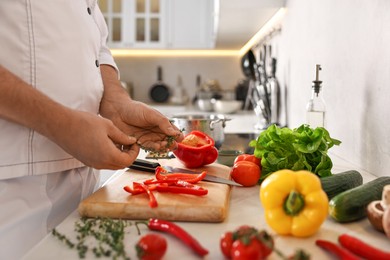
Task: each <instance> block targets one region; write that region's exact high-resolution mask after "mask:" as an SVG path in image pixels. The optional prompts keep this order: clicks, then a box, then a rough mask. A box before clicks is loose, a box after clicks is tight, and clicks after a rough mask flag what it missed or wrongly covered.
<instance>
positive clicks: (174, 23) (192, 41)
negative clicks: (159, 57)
mask: <svg viewBox="0 0 390 260" xmlns="http://www.w3.org/2000/svg"><path fill="white" fill-rule="evenodd" d="M217 3H218V1H217V0H213V1H210V0H100V1H99V7H100V9H101V10H102V13H103V15H104V17H105V20H106V23H107V26H108V31H109V37H108V45H109V47H111V48H131V49H205V48H214V46H215V39H216V25H217V19H218V15H217V9H218V8H217V7H218V6H217Z"/></svg>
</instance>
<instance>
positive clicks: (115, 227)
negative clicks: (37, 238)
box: [52, 218, 131, 259]
mask: <svg viewBox="0 0 390 260" xmlns="http://www.w3.org/2000/svg"><path fill="white" fill-rule="evenodd" d="M129 225H131V222H127V221H125V220H121V219H109V218H81V220H80V221H77V222H76V223H75V231H76V232H77V242H76V243H75V242H72V241H70V239H69V238H67V237H66V236H65V235H63V234H61V233H59V232H58V231H57V230H56V229H53V231H52V234H53V235H54V236H55V237H57V238H58V239H59V240H60V241H62V242H64V243H65V244H66V245H67V246H68V247H69V248H75V247H76V249H77V251H78V254H79V257H80V258H85V257H86V254H87V252H88V251H91V252H92V253H93V254H94V255H95V256H96V257H102V256H104V257H112V259H130V258H129V257H128V256H127V254H126V251H125V246H124V243H123V242H124V237H125V228H126V227H127V226H129ZM90 239H94V240H96V241H97V243H94V244H95V245H96V246H95V247H93V248H89V247H88V245H87V240H90Z"/></svg>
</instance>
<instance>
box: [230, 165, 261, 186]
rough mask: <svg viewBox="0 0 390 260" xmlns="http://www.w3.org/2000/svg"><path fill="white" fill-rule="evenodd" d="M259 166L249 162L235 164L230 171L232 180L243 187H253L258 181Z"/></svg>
mask: <svg viewBox="0 0 390 260" xmlns="http://www.w3.org/2000/svg"><path fill="white" fill-rule="evenodd" d="M260 175H261V170H260V166H259V165H257V164H255V163H253V162H249V161H239V162H237V163H235V164H234V165H233V167H232V170H231V171H230V176H231V177H232V178H233V180H234V181H235V182H237V183H239V184H241V185H243V186H245V187H250V186H254V185H256V184H257V182H258V181H259V179H260Z"/></svg>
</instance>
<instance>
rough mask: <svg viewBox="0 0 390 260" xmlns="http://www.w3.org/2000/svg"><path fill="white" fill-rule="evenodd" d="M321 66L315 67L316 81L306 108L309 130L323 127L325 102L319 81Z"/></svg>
mask: <svg viewBox="0 0 390 260" xmlns="http://www.w3.org/2000/svg"><path fill="white" fill-rule="evenodd" d="M320 70H321V65H319V64H317V65H316V79H315V80H314V81H313V84H312V92H311V98H310V100H309V102H308V104H307V106H306V115H307V118H306V120H307V124H308V125H309V126H310V127H311V128H316V127H325V112H326V110H325V101H324V99H323V97H322V92H321V88H322V81H320V80H319V71H320Z"/></svg>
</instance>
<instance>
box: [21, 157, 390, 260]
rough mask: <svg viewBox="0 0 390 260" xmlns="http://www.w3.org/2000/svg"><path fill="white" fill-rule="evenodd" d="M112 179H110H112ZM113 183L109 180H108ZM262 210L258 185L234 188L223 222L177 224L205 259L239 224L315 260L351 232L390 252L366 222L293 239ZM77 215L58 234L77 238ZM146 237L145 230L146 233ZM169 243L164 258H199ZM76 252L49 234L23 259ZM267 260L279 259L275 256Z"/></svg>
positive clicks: (130, 237)
mask: <svg viewBox="0 0 390 260" xmlns="http://www.w3.org/2000/svg"><path fill="white" fill-rule="evenodd" d="M331 157H332V160H333V162H334V168H333V172H336V173H337V172H342V171H346V170H351V169H355V170H358V171H359V172H360V173H361V174H362V175H363V179H364V182H367V181H370V180H372V179H374V178H375V177H374V176H373V175H370V174H368V173H366V172H364V171H362V170H361V169H358V168H356V167H354V166H353V165H351V164H349V163H347V162H345V161H343V160H342V159H340V158H338V157H334V156H331ZM123 171H124V170H122V171H117V172H116V173H115V174H114V176H113V177H112V178H115V177H116V176H118V175H119V174H121V173H122V172H123ZM112 178H111V180H112ZM109 181H110V180H109ZM263 215H264V212H263V208H262V206H261V204H260V201H259V186H255V187H250V188H242V187H233V188H232V192H231V198H230V207H229V212H228V216H227V219H226V220H225V221H224V222H222V223H189V222H178V223H177V224H179V225H180V226H181V227H182V228H184V229H185V230H187V231H188V232H189V233H191V234H193V236H194V237H196V238H197V239H198V240H199V241H200V243H201V244H202V245H204V246H205V247H206V248H207V249H208V250H209V251H210V253H209V255H207V256H206V257H205V259H213V260H214V259H224V257H223V255H222V253H221V251H220V248H219V239H220V236H221V235H222V233H224V232H226V231H231V230H234V229H235V228H237V227H239V226H240V225H244V224H246V225H251V226H254V227H256V228H258V229H265V230H267V231H268V232H269V233H270V234H271V235H273V236H274V239H275V245H276V247H277V248H278V249H280V250H281V251H282V252H283V253H284V254H286V255H289V254H292V253H293V252H294V251H295V250H296V249H298V248H303V249H305V250H306V251H307V252H308V253H310V255H311V256H312V259H315V260H321V259H332V257H331V256H330V255H329V254H328V253H326V252H325V251H323V250H322V249H320V248H318V247H317V246H315V240H316V239H327V240H331V241H333V242H337V237H338V235H340V234H342V233H348V234H351V235H354V236H356V237H358V238H360V239H362V240H363V241H366V242H368V243H370V244H371V245H374V246H376V247H378V248H381V249H384V250H389V248H390V240H389V239H388V238H386V236H385V235H384V234H382V233H380V232H377V231H375V230H374V229H373V228H372V226H371V225H370V223H369V222H368V220H367V219H363V220H361V221H357V222H353V223H348V224H338V223H336V222H334V221H333V220H332V219H330V217H329V218H328V219H327V220H326V221H325V222H324V224H323V225H322V226H321V228H320V229H319V231H318V232H317V233H316V234H315V235H313V236H311V237H309V238H294V237H290V236H278V235H275V233H274V232H273V231H272V230H271V229H270V228H269V227H268V226H267V224H266V223H265V220H264V216H263ZM79 219H80V217H79V215H78V213H77V212H76V211H75V212H73V213H72V214H71V215H70V216H69V217H68V218H66V219H65V220H64V221H63V222H62V223H61V224H60V225H59V226H58V228H57V229H58V231H59V232H61V233H63V234H66V235H67V236H68V237H70V238H74V237H75V232H74V231H73V229H74V223H75V222H76V221H77V220H79ZM128 231H129V233H127V234H126V237H125V245H126V251H127V252H128V254H129V257H130V258H131V259H137V257H136V255H135V249H134V245H135V243H136V242H137V241H138V239H139V236H138V235H137V231H136V228H135V227H134V226H131V227H129V228H128ZM142 234H146V229H143V233H142ZM163 235H164V234H163ZM164 237H165V238H166V239H167V242H168V250H167V253H166V255H165V257H164V259H199V258H198V257H197V256H196V255H195V254H194V253H192V251H191V250H190V249H189V248H188V247H187V246H185V245H184V244H182V242H181V241H179V240H177V239H176V238H174V237H172V236H170V235H164ZM76 258H77V251H76V250H71V249H69V248H68V247H67V246H65V245H64V244H62V242H60V241H59V240H57V239H56V238H54V237H53V236H52V235H50V234H49V235H47V236H46V237H45V238H44V239H43V240H42V241H41V242H40V243H39V244H38V245H36V246H35V247H34V248H33V249H32V250H31V251H30V252H29V253H28V254H27V255H26V256H25V257H24V259H33V260H35V259H40V260H41V259H76ZM87 259H94V258H93V255H92V254H89V255H88V258H87ZM268 259H271V260H272V259H280V258H279V257H278V256H277V255H276V254H275V253H273V254H272V255H271V256H270V257H269V258H268Z"/></svg>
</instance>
